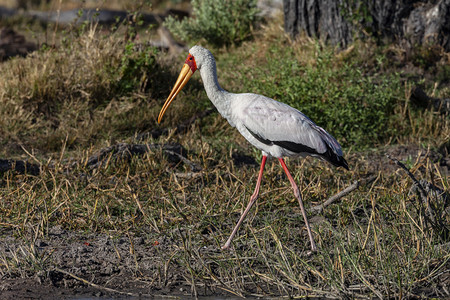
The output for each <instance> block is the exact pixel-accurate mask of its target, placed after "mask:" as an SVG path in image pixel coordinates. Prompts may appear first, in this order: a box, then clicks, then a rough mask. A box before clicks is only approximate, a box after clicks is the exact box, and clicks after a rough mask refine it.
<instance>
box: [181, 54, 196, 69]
mask: <svg viewBox="0 0 450 300" xmlns="http://www.w3.org/2000/svg"><path fill="white" fill-rule="evenodd" d="M184 63H185V64H187V65H188V66H189V68H191V71H192V73H194V72H195V71H197V64H196V63H195V58H194V56H193V55H192V54H190V53H189V55H188V57H187V58H186V61H185V62H184Z"/></svg>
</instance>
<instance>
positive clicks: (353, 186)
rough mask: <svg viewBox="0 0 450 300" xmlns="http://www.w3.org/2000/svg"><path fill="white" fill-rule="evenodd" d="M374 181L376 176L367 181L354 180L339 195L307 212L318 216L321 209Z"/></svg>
mask: <svg viewBox="0 0 450 300" xmlns="http://www.w3.org/2000/svg"><path fill="white" fill-rule="evenodd" d="M375 179H376V176H375V175H374V176H371V177H369V178H367V179H363V180H355V181H354V182H353V183H352V184H351V185H349V186H348V187H346V188H345V189H344V190H342V191H340V192H339V193H337V194H336V195H334V196H331V197H330V198H329V199H328V200H327V201H325V202H324V203H322V204H319V205H316V206H314V207H312V208H310V209H309V210H310V211H311V212H313V213H316V214H320V213H321V212H322V211H323V209H324V208H325V207H327V206H329V205H330V204H332V203H333V202H335V201H337V200H339V199H341V198H342V197H344V196H346V195H348V194H350V193H351V192H352V191H354V190H356V189H357V188H358V187H359V186H360V185H361V184H362V183H365V184H367V183H369V182H372V181H374V180H375Z"/></svg>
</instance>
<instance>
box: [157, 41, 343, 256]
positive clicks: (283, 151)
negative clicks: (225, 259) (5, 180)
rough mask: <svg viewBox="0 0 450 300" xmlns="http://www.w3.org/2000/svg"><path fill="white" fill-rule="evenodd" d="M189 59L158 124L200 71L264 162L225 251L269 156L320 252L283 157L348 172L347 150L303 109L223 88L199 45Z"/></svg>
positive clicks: (233, 123) (215, 101)
mask: <svg viewBox="0 0 450 300" xmlns="http://www.w3.org/2000/svg"><path fill="white" fill-rule="evenodd" d="M189 53H190V54H189V56H188V58H187V59H186V61H185V65H184V66H183V69H182V71H181V73H180V76H179V77H178V80H177V82H176V83H175V86H174V88H173V89H172V92H171V93H170V95H169V97H168V99H167V100H166V102H165V104H164V106H163V108H162V109H161V112H160V114H159V117H158V122H160V121H161V118H162V116H163V115H164V113H165V111H166V110H167V108H168V107H169V105H170V103H171V102H172V101H173V100H174V99H175V97H176V95H177V94H178V93H179V92H180V91H181V89H182V88H183V87H184V85H185V84H186V83H187V81H188V80H189V78H190V77H191V76H192V74H193V73H194V72H195V71H196V70H199V71H200V75H201V77H202V80H203V85H204V87H205V90H206V93H207V95H208V98H209V99H210V100H211V102H212V103H213V104H214V106H215V107H216V108H217V110H218V111H219V113H220V114H221V115H222V116H223V117H224V118H226V119H227V120H228V122H229V123H230V125H231V126H233V127H236V128H237V130H238V131H239V132H240V133H241V134H242V135H243V136H244V137H245V138H246V139H247V140H248V141H249V142H250V143H251V144H252V145H254V146H255V147H256V148H258V149H260V150H261V151H262V153H263V161H262V163H261V169H260V172H259V176H258V181H257V184H256V188H255V192H254V193H253V195H252V197H251V198H250V202H249V204H248V206H247V208H246V209H245V211H244V213H243V214H242V216H241V218H240V219H239V221H238V224H237V225H236V227H235V228H234V230H233V233H232V234H231V236H230V238H229V239H228V241H227V242H226V243H225V245H224V246H223V247H222V248H228V247H229V246H230V244H231V240H232V238H233V237H234V235H235V234H236V232H237V230H238V228H239V226H240V224H241V223H242V221H243V220H244V218H245V216H246V215H247V213H248V211H249V210H250V208H251V207H252V205H253V204H254V203H255V201H256V199H257V197H258V193H259V187H260V184H261V178H262V173H263V169H264V165H265V162H266V158H267V156H272V157H276V158H278V159H279V161H280V163H281V165H282V167H283V169H284V170H285V172H286V174H287V176H288V178H289V181H290V182H291V185H292V187H293V189H294V194H295V196H296V197H297V199H298V201H299V204H300V208H301V210H302V214H303V217H304V219H305V225H306V228H307V230H308V234H309V237H310V241H311V248H312V249H313V250H315V249H316V246H315V243H314V239H313V236H312V233H311V229H310V226H309V223H308V219H307V217H306V212H305V211H304V208H303V203H302V199H301V195H300V192H299V190H298V187H297V185H296V184H295V182H294V180H293V178H292V176H291V175H290V174H289V171H288V169H287V167H286V165H285V164H284V161H283V157H289V156H303V157H304V156H308V155H310V156H315V157H318V158H320V159H322V160H326V161H328V162H330V163H332V164H333V165H335V166H342V167H344V168H346V169H348V165H347V162H346V161H345V159H344V158H343V157H342V149H341V146H340V145H339V143H338V142H337V141H336V139H335V138H334V137H332V136H331V135H330V134H329V133H328V132H326V131H325V130H324V129H323V128H321V127H319V126H317V125H316V124H315V123H314V122H313V121H311V120H310V119H309V118H308V117H307V116H305V115H304V114H303V113H302V112H300V111H299V110H297V109H295V108H292V107H290V106H289V105H287V104H284V103H281V102H278V101H275V100H273V99H271V98H268V97H265V96H262V95H258V94H251V93H244V94H234V93H230V92H227V91H225V90H224V89H222V88H221V87H220V85H219V83H218V80H217V70H216V63H215V60H214V57H213V55H212V54H211V52H210V51H209V50H207V49H205V48H202V47H200V46H194V47H192V48H191V49H190V50H189Z"/></svg>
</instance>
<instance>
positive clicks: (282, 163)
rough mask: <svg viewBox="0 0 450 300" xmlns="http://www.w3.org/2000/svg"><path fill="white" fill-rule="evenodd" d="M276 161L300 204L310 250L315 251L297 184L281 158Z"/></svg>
mask: <svg viewBox="0 0 450 300" xmlns="http://www.w3.org/2000/svg"><path fill="white" fill-rule="evenodd" d="M278 160H279V161H280V163H281V166H282V167H283V170H284V172H286V175H287V177H288V178H289V181H290V182H291V185H292V188H293V189H294V195H295V197H296V198H297V199H298V203H299V204H300V209H301V211H302V215H303V219H305V225H306V229H307V230H308V235H309V240H310V241H311V250H312V251H316V250H317V247H316V243H314V238H313V236H312V232H311V227H309V222H308V217H307V216H306V211H305V208H304V207H303V201H302V195H301V194H300V191H299V189H298V186H297V184H295V181H294V178H292V176H291V173H289V170H288V168H287V167H286V164H285V163H284V160H283V158H281V157H280V158H278Z"/></svg>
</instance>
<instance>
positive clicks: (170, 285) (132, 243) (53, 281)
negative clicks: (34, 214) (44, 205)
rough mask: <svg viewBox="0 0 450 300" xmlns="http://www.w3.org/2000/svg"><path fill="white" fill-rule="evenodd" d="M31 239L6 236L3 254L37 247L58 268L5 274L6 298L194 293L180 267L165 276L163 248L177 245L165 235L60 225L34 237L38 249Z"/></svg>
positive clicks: (0, 243)
mask: <svg viewBox="0 0 450 300" xmlns="http://www.w3.org/2000/svg"><path fill="white" fill-rule="evenodd" d="M2 235H5V233H3V234H2ZM27 244H28V243H24V241H23V240H22V239H17V238H15V237H6V238H2V239H1V240H0V253H4V254H5V255H8V254H13V253H14V255H18V256H20V255H24V256H27V255H32V254H31V253H33V252H34V253H36V255H37V256H40V258H41V259H42V261H43V262H42V263H47V262H45V261H44V260H46V258H47V259H50V260H51V262H49V263H50V264H51V265H52V266H54V268H52V267H50V269H53V270H51V271H47V272H46V273H44V272H43V271H37V272H36V273H34V274H20V275H21V276H22V277H24V278H8V279H7V278H2V280H1V283H0V294H1V299H18V298H19V299H62V298H72V297H76V298H97V297H107V298H111V297H114V298H121V297H127V298H128V297H130V296H139V295H142V296H152V297H158V296H160V297H164V296H167V295H171V296H173V295H179V296H191V290H190V287H189V286H187V285H186V280H184V278H182V277H179V276H178V275H177V274H180V272H179V271H177V270H176V269H174V268H173V267H171V270H165V272H166V274H165V275H166V276H165V277H166V278H163V277H164V276H161V268H163V266H164V263H165V262H164V261H157V260H160V257H161V256H163V255H161V252H166V251H167V252H170V251H172V250H171V249H172V248H173V247H174V245H175V244H176V241H170V240H167V239H165V238H164V237H163V238H159V239H157V238H156V237H155V239H149V238H144V237H128V236H124V237H111V236H107V235H104V234H100V235H96V234H88V235H85V234H83V233H80V232H73V231H66V230H64V229H62V228H61V226H55V227H53V228H50V229H49V234H48V236H47V237H46V238H45V240H41V239H37V240H36V241H35V242H34V249H30V246H29V244H28V245H27ZM30 252H31V253H30ZM50 255H51V257H49V256H50ZM136 266H138V267H136ZM162 281H165V282H162ZM88 282H91V283H94V282H95V285H94V284H90V283H88ZM158 286H161V287H162V286H164V287H163V288H157V287H158ZM105 287H106V288H105ZM107 287H114V291H113V290H108V288H107Z"/></svg>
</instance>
